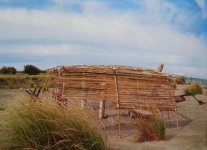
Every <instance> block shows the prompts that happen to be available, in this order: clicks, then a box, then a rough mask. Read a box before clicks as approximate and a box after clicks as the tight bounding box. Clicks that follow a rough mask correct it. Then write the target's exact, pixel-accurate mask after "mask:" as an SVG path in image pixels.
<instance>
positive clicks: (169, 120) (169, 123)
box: [167, 110, 170, 127]
mask: <svg viewBox="0 0 207 150" xmlns="http://www.w3.org/2000/svg"><path fill="white" fill-rule="evenodd" d="M167 115H168V122H169V127H170V113H169V110H168V111H167Z"/></svg>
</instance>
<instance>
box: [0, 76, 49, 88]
mask: <svg viewBox="0 0 207 150" xmlns="http://www.w3.org/2000/svg"><path fill="white" fill-rule="evenodd" d="M46 78H47V75H46V74H41V75H26V74H16V75H0V89H15V88H21V87H24V85H27V86H29V87H34V86H41V85H43V84H44V83H45V81H46Z"/></svg>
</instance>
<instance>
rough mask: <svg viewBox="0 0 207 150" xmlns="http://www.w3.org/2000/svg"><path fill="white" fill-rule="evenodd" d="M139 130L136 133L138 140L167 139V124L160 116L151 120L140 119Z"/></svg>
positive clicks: (136, 139)
mask: <svg viewBox="0 0 207 150" xmlns="http://www.w3.org/2000/svg"><path fill="white" fill-rule="evenodd" d="M137 125H138V132H137V134H136V135H135V141H136V142H146V141H155V140H163V139H165V125H164V121H163V120H162V119H160V118H156V117H155V118H152V119H150V120H146V119H139V121H138V123H137Z"/></svg>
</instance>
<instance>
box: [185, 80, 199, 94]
mask: <svg viewBox="0 0 207 150" xmlns="http://www.w3.org/2000/svg"><path fill="white" fill-rule="evenodd" d="M184 91H185V94H186V95H196V94H202V93H203V91H202V88H201V86H200V84H199V83H197V82H196V83H191V84H190V85H188V86H187V87H186V88H185V90H184Z"/></svg>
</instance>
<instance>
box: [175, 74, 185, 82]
mask: <svg viewBox="0 0 207 150" xmlns="http://www.w3.org/2000/svg"><path fill="white" fill-rule="evenodd" d="M175 83H176V84H185V77H184V76H177V77H176V78H175Z"/></svg>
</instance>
